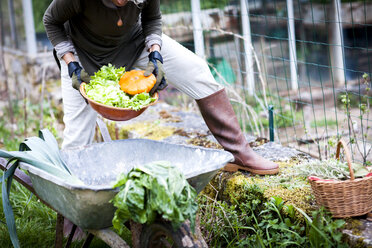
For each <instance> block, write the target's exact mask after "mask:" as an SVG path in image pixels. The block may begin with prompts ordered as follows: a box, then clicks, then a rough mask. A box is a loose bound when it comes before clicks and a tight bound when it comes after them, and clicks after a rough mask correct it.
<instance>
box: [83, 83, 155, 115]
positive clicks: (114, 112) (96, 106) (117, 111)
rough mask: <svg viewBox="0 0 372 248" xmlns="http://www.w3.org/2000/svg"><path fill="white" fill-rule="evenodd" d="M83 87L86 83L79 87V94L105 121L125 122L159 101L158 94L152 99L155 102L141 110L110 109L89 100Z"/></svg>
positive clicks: (110, 107)
mask: <svg viewBox="0 0 372 248" xmlns="http://www.w3.org/2000/svg"><path fill="white" fill-rule="evenodd" d="M85 85H86V83H82V84H81V85H80V93H81V95H82V96H83V97H84V98H85V99H86V100H87V101H88V103H89V104H90V106H91V107H92V108H93V109H94V110H95V111H97V113H99V114H100V115H102V116H103V117H105V118H106V119H109V120H113V121H127V120H130V119H132V118H135V117H137V116H139V115H140V114H142V113H143V111H145V110H146V109H147V108H148V107H149V106H151V105H154V104H155V103H157V101H158V100H159V95H158V93H155V94H154V97H155V98H156V99H155V101H153V102H152V103H150V104H149V105H147V106H145V107H143V108H141V109H140V110H133V109H129V108H118V107H112V106H108V105H104V104H102V103H98V102H95V101H93V100H92V99H90V98H89V97H88V96H87V94H86V93H85Z"/></svg>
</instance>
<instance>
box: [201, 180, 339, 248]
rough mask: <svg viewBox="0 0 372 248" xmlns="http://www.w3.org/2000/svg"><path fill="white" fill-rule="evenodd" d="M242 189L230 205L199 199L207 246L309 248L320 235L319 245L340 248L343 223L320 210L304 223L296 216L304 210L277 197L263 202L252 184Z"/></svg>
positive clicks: (261, 194) (257, 189) (262, 197)
mask: <svg viewBox="0 0 372 248" xmlns="http://www.w3.org/2000/svg"><path fill="white" fill-rule="evenodd" d="M244 190H245V191H244V192H245V193H244V195H243V196H241V197H240V198H239V200H237V199H236V198H234V197H232V201H231V202H230V203H228V202H223V201H218V200H216V199H217V197H216V199H211V198H210V197H208V196H206V195H201V196H200V197H199V204H200V216H201V227H202V232H203V234H204V238H205V240H206V241H207V243H208V245H209V247H312V245H313V244H314V245H315V244H316V243H315V242H314V240H316V239H319V236H320V237H322V239H321V240H319V243H320V244H325V245H329V246H324V247H342V246H340V245H339V240H340V237H341V235H342V234H341V233H340V232H339V229H340V228H341V227H342V226H343V224H344V222H343V221H333V220H332V219H331V217H330V215H329V214H328V213H327V212H325V211H324V210H323V209H319V210H317V211H313V212H312V213H313V215H312V216H313V219H312V218H310V217H309V220H307V219H306V220H305V218H300V217H299V216H302V215H301V214H305V212H304V211H303V210H301V209H299V208H296V207H294V206H292V205H289V204H285V202H284V201H283V200H282V198H280V197H271V198H269V199H265V197H264V195H263V190H262V189H261V188H260V187H258V186H257V185H255V184H252V185H250V184H247V185H246V186H245V189H244ZM299 211H301V214H299ZM306 216H307V215H306ZM314 218H316V219H314ZM310 223H311V224H310Z"/></svg>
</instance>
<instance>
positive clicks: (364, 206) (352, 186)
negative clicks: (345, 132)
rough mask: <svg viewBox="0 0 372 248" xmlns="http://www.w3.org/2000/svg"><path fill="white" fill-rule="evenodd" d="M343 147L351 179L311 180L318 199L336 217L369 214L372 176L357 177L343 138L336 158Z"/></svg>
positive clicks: (371, 206) (371, 199) (371, 197)
mask: <svg viewBox="0 0 372 248" xmlns="http://www.w3.org/2000/svg"><path fill="white" fill-rule="evenodd" d="M341 147H343V148H344V153H345V157H346V160H347V163H348V166H349V171H350V179H349V180H345V181H334V180H327V181H325V180H310V184H311V188H312V190H313V192H314V194H315V198H316V201H317V203H318V204H319V205H321V206H324V207H325V208H327V209H328V210H329V211H330V212H331V213H332V215H333V217H335V218H345V217H352V216H361V215H364V214H367V213H369V212H370V211H371V210H372V176H369V177H363V178H358V179H355V177H354V171H353V168H352V163H351V156H350V151H349V149H348V148H347V145H346V143H345V141H343V140H340V141H339V142H338V144H337V151H336V159H340V150H341Z"/></svg>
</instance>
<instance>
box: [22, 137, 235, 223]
mask: <svg viewBox="0 0 372 248" xmlns="http://www.w3.org/2000/svg"><path fill="white" fill-rule="evenodd" d="M61 153H62V157H63V159H64V160H65V162H66V164H67V166H68V167H69V169H70V170H71V171H72V172H73V174H75V175H76V176H77V177H78V178H79V179H80V180H81V181H83V182H84V185H71V184H68V183H66V182H64V181H63V180H61V179H59V178H56V177H54V176H53V175H50V174H48V173H46V172H45V171H41V170H39V169H37V168H35V167H33V166H30V165H28V164H25V163H21V164H20V166H21V168H23V169H25V170H27V171H28V172H29V176H30V178H31V181H32V186H33V188H34V189H35V192H36V193H37V195H38V197H40V198H41V199H42V200H43V201H44V202H46V203H47V204H49V205H50V206H51V207H52V208H53V209H55V210H56V211H57V212H59V213H60V214H62V215H63V216H64V217H66V218H68V219H69V220H71V221H72V222H73V223H74V224H76V225H77V226H79V227H81V228H83V229H95V230H97V229H103V228H107V227H110V226H112V223H111V221H112V218H113V216H114V212H115V208H114V207H113V205H112V204H111V203H109V201H110V200H111V199H112V198H113V197H114V196H115V194H116V193H117V192H118V190H117V189H113V188H112V184H113V182H114V181H115V180H116V178H117V176H118V175H119V174H120V173H127V172H129V171H130V170H131V169H132V168H133V167H135V166H136V165H141V164H145V163H149V162H153V161H160V160H163V161H164V160H165V161H169V162H171V163H173V164H175V165H177V166H178V167H179V168H180V170H181V171H182V172H183V173H184V175H185V176H186V178H187V180H188V181H189V183H190V184H191V185H192V186H193V187H194V188H195V189H196V191H197V192H198V193H199V192H200V191H201V190H202V189H203V188H204V187H205V186H206V185H207V184H208V182H209V181H210V180H211V179H212V178H213V177H214V175H215V174H216V173H217V171H218V170H219V169H221V168H222V167H224V165H225V164H226V163H228V162H229V161H232V160H233V156H232V154H231V153H229V152H226V151H223V150H216V149H207V148H202V147H196V146H187V145H176V144H170V143H166V142H160V141H153V140H147V139H127V140H116V141H110V142H103V143H95V144H91V145H87V146H82V147H76V148H74V149H66V150H62V152H61Z"/></svg>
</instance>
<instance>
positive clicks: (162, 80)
mask: <svg viewBox="0 0 372 248" xmlns="http://www.w3.org/2000/svg"><path fill="white" fill-rule="evenodd" d="M151 73H153V74H154V75H155V77H156V83H155V85H154V87H152V89H151V90H150V95H153V94H154V93H155V91H159V90H163V89H164V88H165V87H167V86H168V84H167V81H166V77H165V73H164V70H163V57H162V56H161V54H160V53H159V52H158V51H153V52H151V53H150V54H149V63H148V64H147V68H146V70H145V73H144V75H145V76H146V77H148V76H150V75H151Z"/></svg>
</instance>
